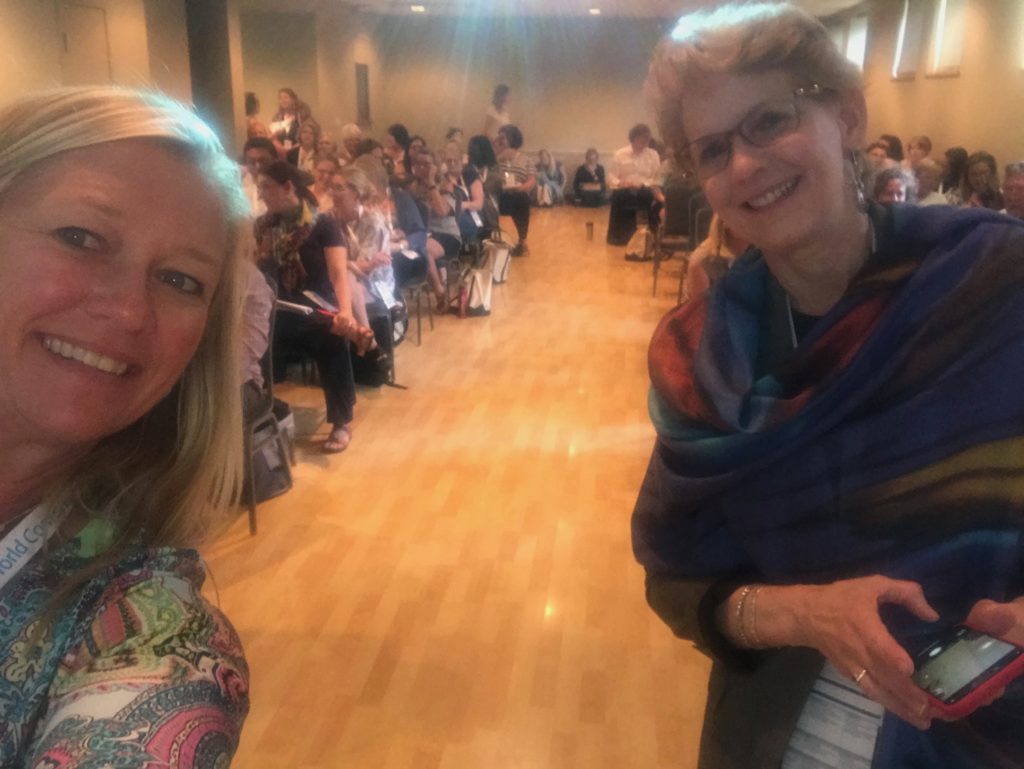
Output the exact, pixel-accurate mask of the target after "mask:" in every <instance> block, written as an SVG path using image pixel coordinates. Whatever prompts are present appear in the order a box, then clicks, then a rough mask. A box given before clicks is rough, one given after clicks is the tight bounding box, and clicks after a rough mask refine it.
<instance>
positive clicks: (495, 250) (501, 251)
mask: <svg viewBox="0 0 1024 769" xmlns="http://www.w3.org/2000/svg"><path fill="white" fill-rule="evenodd" d="M483 260H484V261H488V260H491V263H492V264H493V268H492V270H491V274H492V278H493V280H494V282H495V283H504V282H505V281H507V280H508V268H509V265H510V264H512V245H511V244H510V243H506V242H505V241H503V240H485V241H484V257H483Z"/></svg>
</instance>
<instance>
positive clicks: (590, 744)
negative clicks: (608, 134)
mask: <svg viewBox="0 0 1024 769" xmlns="http://www.w3.org/2000/svg"><path fill="white" fill-rule="evenodd" d="M588 220H592V221H594V230H595V235H594V239H593V240H592V241H588V240H587V239H586V228H585V223H586V222H587V221H588ZM606 222H607V209H603V210H598V211H596V212H595V211H587V210H577V209H571V208H564V209H554V210H542V211H535V212H534V219H533V223H532V230H531V237H530V244H531V247H532V249H533V252H532V254H531V255H530V256H529V257H527V258H524V259H516V260H514V262H513V263H512V272H511V276H510V280H509V282H508V283H507V284H505V285H503V286H496V287H495V292H494V301H493V313H492V315H491V317H489V318H470V319H465V320H459V319H457V318H455V317H451V316H450V317H445V318H440V319H439V320H438V323H437V327H436V329H435V330H434V331H432V332H431V331H429V330H427V329H426V327H425V328H424V337H423V345H422V347H416V346H415V340H414V339H412V340H407V341H406V342H404V343H403V344H402V345H401V346H400V347H399V348H398V353H397V364H398V378H399V381H400V382H401V383H403V384H405V385H408V387H409V389H408V390H396V389H391V388H387V387H385V388H382V389H381V390H376V391H374V390H364V391H361V392H360V394H359V402H358V404H357V406H356V421H355V430H354V438H353V441H352V445H351V446H350V448H349V449H348V451H347V452H345V453H344V454H340V455H334V456H330V457H328V456H325V455H323V454H321V453H319V452H318V450H317V446H318V442H319V440H322V438H323V436H324V435H325V434H326V428H325V427H324V426H323V425H322V424H321V423H320V422H321V420H322V418H323V402H322V396H321V394H320V391H319V390H318V389H314V388H310V387H304V386H301V385H298V384H296V385H291V384H289V385H285V386H283V387H282V388H281V389H280V390H279V394H280V395H281V397H283V398H284V399H285V400H287V401H289V402H290V403H292V404H293V406H295V407H296V408H297V411H298V417H299V420H298V421H299V432H300V438H299V458H298V467H297V468H296V470H295V476H296V483H295V488H294V489H292V491H290V492H289V493H288V494H286V495H285V496H283V497H280V498H278V499H276V500H272V501H270V502H267V503H265V504H263V505H261V506H260V508H259V523H260V531H259V533H258V535H257V536H255V537H250V536H249V534H248V530H247V528H246V524H245V521H244V520H242V519H239V520H238V522H237V523H236V524H235V526H234V527H233V528H232V529H231V530H230V531H229V532H228V533H227V534H226V535H225V536H223V537H222V538H221V539H220V540H219V541H218V542H216V543H214V545H213V547H211V548H208V549H207V552H206V555H207V558H208V561H209V565H210V568H211V576H212V578H213V580H215V581H216V585H217V588H218V589H219V601H220V605H221V607H222V608H223V609H224V610H225V611H226V613H227V614H228V616H229V617H230V618H231V620H232V621H233V622H234V624H235V626H236V627H237V629H238V631H239V633H240V634H241V637H242V640H243V642H244V644H245V648H246V652H247V655H248V659H249V664H250V665H251V667H252V711H251V713H250V715H249V719H248V722H247V724H246V728H245V732H244V733H243V735H242V744H241V748H240V750H239V752H238V756H237V758H236V762H235V764H234V765H235V766H236V767H242V768H243V769H250V768H255V767H259V768H260V769H264V768H267V769H277V768H281V769H312V768H313V767H316V768H317V769H320V768H324V767H325V768H327V769H333V767H338V768H339V769H340V768H342V767H344V768H345V769H364V768H365V769H370V768H371V767H372V768H373V769H573V768H575V769H593V768H595V767H599V768H605V769H634V768H637V769H645V768H647V767H674V768H680V767H681V768H682V769H686V768H687V767H692V766H694V765H695V754H696V747H697V739H698V734H699V726H700V721H701V718H702V713H703V703H704V696H705V690H706V678H707V670H708V666H707V663H706V661H705V660H704V659H703V658H702V657H701V656H700V655H698V654H697V653H696V652H694V651H692V649H690V648H689V645H688V644H686V643H684V642H681V641H678V640H676V639H674V638H673V637H672V635H671V633H670V632H669V631H668V629H667V628H666V627H664V626H663V625H662V624H661V622H660V621H659V620H658V619H657V618H656V617H654V615H653V614H652V613H651V612H650V610H649V609H648V608H647V605H646V603H645V601H644V597H643V574H642V570H641V568H640V567H639V566H638V565H637V564H636V562H635V561H634V560H633V556H632V552H631V549H630V536H629V518H630V512H631V510H632V506H633V502H634V499H635V497H636V491H637V488H638V486H639V484H640V480H641V478H642V476H643V472H644V469H645V466H646V463H647V459H648V456H649V454H650V451H651V447H652V443H653V438H654V433H653V429H652V428H651V426H650V423H649V420H648V418H647V413H646V402H645V401H646V392H647V376H646V362H645V360H646V358H645V355H646V346H647V341H648V339H649V337H650V334H651V331H652V330H653V328H654V325H655V323H656V322H657V320H658V318H659V317H660V316H661V315H662V314H663V313H664V312H665V311H666V310H667V309H668V308H670V307H671V306H672V304H673V303H674V300H675V288H676V282H675V280H676V277H677V275H678V262H670V263H669V264H668V265H667V273H668V274H667V275H664V279H663V280H662V281H661V285H660V286H659V289H660V290H659V296H658V297H657V298H652V297H651V276H650V267H649V265H647V264H633V263H628V262H625V261H624V260H623V259H622V254H623V249H621V248H611V247H607V246H605V244H604V231H605V227H606ZM303 431H306V436H305V437H303V436H302V435H301V433H302V432H303ZM309 431H315V432H313V433H312V434H310V432H309ZM209 592H210V594H211V596H213V594H214V593H213V587H212V585H211V587H210V591H209Z"/></svg>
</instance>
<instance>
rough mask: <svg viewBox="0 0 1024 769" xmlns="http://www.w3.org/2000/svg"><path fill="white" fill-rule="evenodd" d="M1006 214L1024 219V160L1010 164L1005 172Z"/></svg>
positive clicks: (1004, 211)
mask: <svg viewBox="0 0 1024 769" xmlns="http://www.w3.org/2000/svg"><path fill="white" fill-rule="evenodd" d="M1003 201H1004V202H1005V203H1006V208H1004V209H1003V213H1004V214H1009V215H1010V216H1016V217H1017V218H1018V219H1024V160H1018V161H1017V162H1016V163H1010V165H1008V166H1007V167H1006V170H1005V171H1004V172H1003Z"/></svg>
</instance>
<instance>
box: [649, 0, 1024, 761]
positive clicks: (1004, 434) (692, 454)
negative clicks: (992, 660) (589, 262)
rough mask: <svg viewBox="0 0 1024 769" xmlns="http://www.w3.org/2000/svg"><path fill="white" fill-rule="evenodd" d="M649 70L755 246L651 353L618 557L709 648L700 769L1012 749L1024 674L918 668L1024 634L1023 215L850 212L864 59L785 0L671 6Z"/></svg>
mask: <svg viewBox="0 0 1024 769" xmlns="http://www.w3.org/2000/svg"><path fill="white" fill-rule="evenodd" d="M649 86H650V91H651V93H652V94H653V95H654V97H655V105H656V109H657V112H658V114H659V119H660V122H661V127H662V132H663V135H664V137H665V139H666V140H668V141H669V142H670V145H671V146H672V147H673V149H674V151H675V152H676V154H677V156H678V158H679V160H680V161H681V162H685V163H686V164H687V165H688V166H689V168H690V169H691V170H692V171H693V173H694V174H695V175H696V177H697V178H698V179H699V181H700V183H701V186H702V188H703V191H704V194H705V195H706V196H707V199H708V202H709V203H710V205H711V207H712V208H713V209H714V210H715V212H716V213H717V214H718V215H719V216H720V217H721V218H722V220H723V221H724V222H725V224H726V225H727V226H728V227H730V228H731V229H732V230H733V231H735V232H736V234H737V235H738V236H739V237H741V238H743V239H744V240H747V241H748V242H750V243H752V244H754V248H752V249H751V250H749V251H748V252H747V253H746V254H745V255H743V256H742V257H740V258H739V259H738V260H737V261H736V263H735V265H734V267H733V269H732V270H730V271H729V272H728V273H727V274H726V275H725V276H724V277H723V278H722V279H721V280H720V281H718V282H717V283H716V284H715V285H714V287H713V288H712V289H711V290H710V291H709V292H707V293H705V294H703V295H701V296H700V297H696V298H695V299H693V300H692V301H690V302H687V303H686V304H684V305H682V306H681V307H679V308H678V309H676V310H674V311H673V312H671V313H670V314H669V315H668V316H667V317H666V318H665V319H664V320H663V321H662V322H661V324H660V325H659V327H658V329H657V330H656V332H655V334H654V339H653V340H652V343H651V348H650V372H651V379H652V384H653V388H652V392H651V398H650V409H651V414H652V416H653V419H654V422H655V425H656V427H657V430H658V440H657V444H656V447H655V450H654V454H653V456H652V458H651V462H650V466H649V469H648V473H647V477H646V479H645V480H644V483H643V486H642V488H641V491H640V495H639V499H638V501H637V505H636V509H635V512H634V518H633V535H634V548H635V552H636V554H637V557H638V558H639V559H640V561H641V562H642V563H643V565H644V566H645V568H646V570H647V597H648V600H649V602H650V603H651V605H652V606H653V607H654V609H655V610H656V611H657V612H658V613H659V614H660V615H661V616H662V618H663V619H665V621H666V622H667V623H668V624H669V625H670V626H671V628H672V629H673V630H674V631H675V632H676V633H677V634H679V635H680V636H682V637H685V638H688V639H690V640H692V641H694V642H695V643H696V644H697V646H698V648H700V649H702V650H704V651H706V652H707V653H708V654H710V655H711V656H712V657H713V658H714V662H715V664H714V665H713V668H712V673H711V681H710V683H709V692H708V705H707V710H706V714H705V726H704V734H703V738H702V744H701V759H700V766H701V767H736V768H737V769H739V768H741V767H742V769H749V767H754V766H756V767H779V766H782V767H785V768H787V769H788V768H789V767H840V766H841V767H844V768H845V767H867V766H874V767H879V768H883V767H884V768H885V769H909V768H910V767H925V766H927V767H950V768H953V767H955V768H956V769H966V768H967V767H971V768H972V769H981V768H982V767H985V768H986V769H992V768H993V767H1012V766H1020V761H1021V756H1024V689H1022V686H1021V682H1020V680H1018V682H1017V683H1016V684H1014V685H1011V686H1010V687H1008V688H1007V689H1006V691H1005V692H1002V693H1001V692H994V693H993V697H998V698H997V699H995V701H994V702H993V703H992V704H991V705H990V706H988V707H985V708H981V709H979V710H977V711H975V712H974V713H973V714H971V715H970V716H968V717H966V718H964V719H962V720H960V721H957V722H947V721H944V720H941V719H940V718H939V717H938V712H937V711H936V710H935V709H934V708H933V706H932V705H930V704H929V700H928V699H927V697H926V695H925V693H924V691H923V690H922V689H920V688H918V687H917V686H916V685H915V683H914V682H913V681H912V680H911V674H912V673H913V662H912V655H913V654H914V653H915V652H916V651H918V650H919V649H921V648H922V647H923V645H924V644H926V643H927V641H928V639H929V638H931V637H933V636H934V634H935V633H936V632H937V631H938V630H939V629H941V628H945V627H947V626H950V625H952V624H954V623H958V622H962V621H963V620H964V619H965V618H966V619H967V620H969V621H970V622H972V623H974V624H975V625H976V626H978V627H980V628H981V629H984V630H987V631H988V632H990V633H993V634H996V635H1006V636H1007V637H1010V638H1013V639H1016V640H1017V641H1024V603H1022V600H1021V598H1020V597H1021V595H1022V594H1024V537H1022V531H1024V525H1022V524H1024V390H1022V388H1021V387H1020V386H1019V382H1020V381H1021V378H1022V377H1024V334H1022V333H1021V330H1022V329H1024V288H1022V287H1024V258H1022V254H1024V224H1022V223H1021V222H1015V221H1013V220H1010V219H1009V218H1007V217H1000V216H999V215H998V214H995V213H992V212H986V211H982V210H954V209H951V208H947V207H942V206H936V207H930V208H917V207H915V206H908V205H900V204H897V205H890V206H884V207H883V206H877V205H874V204H870V203H868V202H867V201H866V200H865V196H864V191H863V189H862V187H861V185H860V182H859V180H860V179H861V173H860V168H859V163H860V158H861V154H860V151H861V149H862V147H863V146H864V143H865V141H864V140H865V126H866V124H867V110H866V106H865V100H864V96H863V93H862V87H861V78H860V73H859V72H858V70H857V69H856V68H855V67H854V66H853V65H852V64H850V63H849V62H847V61H846V59H845V58H844V57H843V55H842V54H841V53H840V52H839V51H838V50H837V49H836V47H835V46H834V44H833V43H832V41H831V39H830V37H829V34H828V32H827V31H826V29H825V28H824V27H823V26H822V25H821V24H820V23H819V22H818V21H816V20H815V19H813V18H812V17H810V16H808V15H806V14H805V13H803V12H802V11H799V10H797V9H795V8H794V7H792V6H788V5H785V4H774V3H773V4H768V3H761V4H753V5H751V4H745V5H726V6H723V7H720V8H718V9H717V10H715V11H713V12H699V13H695V14H692V15H689V16H686V17H684V18H683V19H681V20H680V22H679V24H678V26H677V27H676V29H675V31H674V32H673V33H672V34H671V35H670V36H669V37H668V38H667V39H666V40H665V41H664V42H663V43H662V44H661V45H660V46H659V48H658V49H657V51H656V53H655V57H654V60H653V62H652V65H651V70H650V75H649ZM838 700H842V701H843V702H844V703H845V704H843V705H840V704H838ZM836 724H840V725H839V726H838V727H837V726H836Z"/></svg>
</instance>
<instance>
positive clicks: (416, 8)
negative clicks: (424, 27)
mask: <svg viewBox="0 0 1024 769" xmlns="http://www.w3.org/2000/svg"><path fill="white" fill-rule="evenodd" d="M409 10H410V11H412V12H413V13H426V12H427V6H425V5H410V6H409Z"/></svg>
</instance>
